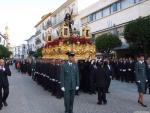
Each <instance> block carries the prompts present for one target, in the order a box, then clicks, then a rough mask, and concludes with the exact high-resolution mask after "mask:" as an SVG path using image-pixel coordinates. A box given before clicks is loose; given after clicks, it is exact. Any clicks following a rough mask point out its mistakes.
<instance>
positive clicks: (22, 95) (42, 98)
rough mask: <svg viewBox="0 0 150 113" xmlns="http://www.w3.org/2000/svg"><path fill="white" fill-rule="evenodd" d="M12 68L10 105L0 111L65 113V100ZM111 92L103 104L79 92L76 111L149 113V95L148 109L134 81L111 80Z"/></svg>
mask: <svg viewBox="0 0 150 113" xmlns="http://www.w3.org/2000/svg"><path fill="white" fill-rule="evenodd" d="M11 70H12V76H11V77H9V82H10V95H9V97H8V100H7V102H8V107H3V109H2V111H0V113H64V104H63V103H64V102H63V99H60V100H59V99H56V98H55V97H53V96H51V94H50V93H49V92H48V91H45V90H44V89H43V88H42V87H41V86H39V85H37V83H35V82H33V80H32V79H31V77H29V76H27V75H22V74H20V73H18V72H17V71H16V70H15V69H14V67H12V66H11ZM110 92H111V93H110V94H108V95H107V99H108V104H107V105H101V106H99V105H97V104H96V103H97V95H89V94H83V93H80V96H77V97H76V98H75V103H74V113H147V112H135V111H149V112H148V113H150V95H148V94H147V95H145V103H146V104H147V105H148V106H149V107H148V108H143V107H141V106H140V105H138V104H137V97H138V93H137V88H136V85H135V84H131V83H128V84H127V83H121V82H119V81H112V83H111V88H110Z"/></svg>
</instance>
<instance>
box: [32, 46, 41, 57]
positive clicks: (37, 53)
mask: <svg viewBox="0 0 150 113" xmlns="http://www.w3.org/2000/svg"><path fill="white" fill-rule="evenodd" d="M33 56H34V57H36V58H38V57H42V48H39V49H37V50H36V51H35V52H33Z"/></svg>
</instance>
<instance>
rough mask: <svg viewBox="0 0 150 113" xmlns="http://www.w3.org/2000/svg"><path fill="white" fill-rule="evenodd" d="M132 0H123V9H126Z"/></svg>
mask: <svg viewBox="0 0 150 113" xmlns="http://www.w3.org/2000/svg"><path fill="white" fill-rule="evenodd" d="M129 1H130V0H122V1H121V9H125V8H127V7H129V6H130V2H129Z"/></svg>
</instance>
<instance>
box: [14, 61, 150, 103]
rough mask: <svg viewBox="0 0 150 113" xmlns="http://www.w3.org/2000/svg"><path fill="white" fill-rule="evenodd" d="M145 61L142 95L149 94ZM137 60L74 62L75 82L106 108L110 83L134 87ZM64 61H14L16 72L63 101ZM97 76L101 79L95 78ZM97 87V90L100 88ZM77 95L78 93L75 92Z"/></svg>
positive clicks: (149, 79)
mask: <svg viewBox="0 0 150 113" xmlns="http://www.w3.org/2000/svg"><path fill="white" fill-rule="evenodd" d="M149 60H150V59H149V58H148V60H145V63H146V70H147V74H146V75H147V79H148V82H147V83H146V85H145V91H144V93H146V92H147V89H148V88H149V94H150V86H149V85H150V77H149V76H150V74H149V73H150V72H149V71H148V70H149V69H150V63H149ZM137 61H138V58H137V59H136V60H135V59H133V58H119V59H113V58H105V59H97V58H96V59H86V60H79V61H78V62H77V64H78V68H79V75H80V76H79V79H80V91H83V92H85V93H89V94H96V92H97V91H98V92H99V93H98V94H100V93H101V95H102V96H101V97H102V98H101V97H100V95H99V102H98V104H101V103H102V101H101V100H104V101H103V103H104V104H106V103H107V101H106V93H110V91H109V87H110V84H111V80H112V79H116V80H119V81H121V82H127V83H129V82H130V83H135V82H137V81H136V73H135V65H136V62H137ZM65 62H66V61H64V60H61V59H36V60H33V61H32V62H31V60H26V61H23V60H22V61H16V63H15V64H16V69H18V70H19V71H21V72H22V73H28V74H29V75H30V76H32V78H33V80H35V81H36V82H37V83H38V84H40V85H42V86H43V87H44V89H45V90H48V91H50V92H51V93H52V95H54V96H56V97H57V98H61V97H63V92H62V91H61V80H60V73H61V66H62V65H63V64H64V63H65ZM99 75H101V76H99ZM100 87H101V88H100ZM76 94H77V95H78V91H76Z"/></svg>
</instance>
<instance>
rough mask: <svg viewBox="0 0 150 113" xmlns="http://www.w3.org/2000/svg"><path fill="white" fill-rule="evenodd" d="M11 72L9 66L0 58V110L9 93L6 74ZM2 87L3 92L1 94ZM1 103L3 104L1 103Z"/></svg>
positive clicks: (8, 74)
mask: <svg viewBox="0 0 150 113" xmlns="http://www.w3.org/2000/svg"><path fill="white" fill-rule="evenodd" d="M10 75H11V72H10V69H9V66H6V65H5V63H4V60H3V59H0V110H1V109H2V107H3V104H4V106H7V105H8V104H7V102H6V99H7V97H8V95H9V83H8V78H7V76H10ZM2 89H3V94H2ZM2 103H3V104H2Z"/></svg>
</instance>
